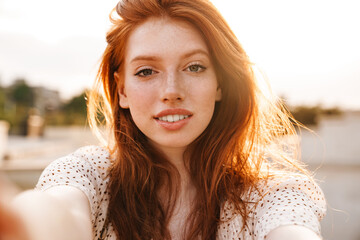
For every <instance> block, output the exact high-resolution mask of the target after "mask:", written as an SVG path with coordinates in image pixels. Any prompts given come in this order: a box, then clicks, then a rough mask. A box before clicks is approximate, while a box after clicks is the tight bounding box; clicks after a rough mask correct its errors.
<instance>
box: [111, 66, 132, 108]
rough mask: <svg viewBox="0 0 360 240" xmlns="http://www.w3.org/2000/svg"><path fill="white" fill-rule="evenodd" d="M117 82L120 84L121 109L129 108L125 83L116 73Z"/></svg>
mask: <svg viewBox="0 0 360 240" xmlns="http://www.w3.org/2000/svg"><path fill="white" fill-rule="evenodd" d="M114 78H115V81H116V82H117V83H118V87H119V88H118V94H119V105H120V107H121V108H129V103H128V98H127V96H126V92H125V86H124V81H123V79H121V76H120V74H119V73H118V72H115V73H114Z"/></svg>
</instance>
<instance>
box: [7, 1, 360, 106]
mask: <svg viewBox="0 0 360 240" xmlns="http://www.w3.org/2000/svg"><path fill="white" fill-rule="evenodd" d="M212 2H213V3H214V5H215V6H216V7H217V8H218V9H219V11H220V12H221V13H222V15H223V16H224V18H225V19H226V20H227V22H228V23H229V25H230V27H231V28H232V30H233V31H234V33H235V34H236V35H237V37H238V39H239V41H240V43H241V44H242V46H243V47H244V49H245V51H246V52H247V54H248V55H249V57H250V60H251V61H252V62H254V63H255V64H256V67H257V68H259V69H260V70H259V71H260V72H261V73H262V74H264V75H265V78H266V79H267V80H268V81H269V83H270V85H271V87H272V90H273V92H274V93H275V94H276V95H278V96H281V97H285V98H286V99H288V101H289V103H290V104H291V105H312V106H315V105H322V106H325V107H340V108H342V109H353V110H355V109H360V94H358V90H359V89H360V81H359V80H360V68H359V66H360V47H359V46H358V43H359V42H360V33H358V32H357V31H356V30H355V29H357V23H359V22H360V16H359V15H358V14H357V11H356V9H357V8H356V6H357V5H358V3H357V2H356V1H355V0H345V1H340V0H336V1H331V2H329V1H325V0H319V1H316V2H313V1H311V0H304V1H302V2H301V3H297V2H296V3H295V2H289V1H286V0H274V1H272V2H271V3H270V2H268V1H266V0H253V1H241V2H236V3H234V2H233V3H231V2H229V1H226V2H225V1H221V0H213V1H212ZM116 3H117V1H114V0H110V1H104V2H102V3H99V2H98V1H86V0H78V1H76V2H72V1H70V0H64V1H63V2H59V3H57V4H56V7H57V9H55V10H54V9H53V6H54V4H53V3H52V1H46V0H34V1H31V2H28V1H25V0H15V1H14V0H1V1H0V84H1V85H4V86H7V85H9V84H11V82H13V81H14V80H15V79H17V78H24V79H25V80H26V81H27V83H28V84H29V85H31V86H36V85H38V86H40V85H41V86H44V87H46V88H49V89H51V90H58V91H59V92H60V93H61V98H62V99H69V98H70V97H72V96H75V95H76V94H80V93H81V91H83V90H84V89H85V88H90V87H91V86H92V84H93V81H94V79H95V77H96V70H97V69H96V68H97V64H98V61H99V59H100V57H101V54H102V51H103V50H104V48H105V33H106V31H107V29H108V28H109V26H110V21H109V20H108V14H109V13H110V10H111V9H112V7H114V6H115V4H116ZM84 7H86V11H84V10H83V8H84ZM260 85H264V86H265V85H266V83H262V84H260Z"/></svg>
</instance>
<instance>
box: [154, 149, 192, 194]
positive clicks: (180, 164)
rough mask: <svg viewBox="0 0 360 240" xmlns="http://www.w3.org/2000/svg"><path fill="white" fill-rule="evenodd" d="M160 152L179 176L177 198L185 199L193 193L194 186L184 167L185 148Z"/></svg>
mask: <svg viewBox="0 0 360 240" xmlns="http://www.w3.org/2000/svg"><path fill="white" fill-rule="evenodd" d="M160 150H161V151H162V152H163V153H164V154H165V156H166V158H167V159H168V160H169V161H170V162H171V163H172V164H173V165H174V166H175V167H176V169H177V170H178V171H179V175H180V184H181V185H180V189H179V197H180V198H182V197H185V198H187V197H188V196H189V195H193V193H194V185H193V183H192V181H191V177H190V173H189V171H188V169H187V167H186V166H185V164H184V163H185V161H184V152H185V148H164V147H161V148H160Z"/></svg>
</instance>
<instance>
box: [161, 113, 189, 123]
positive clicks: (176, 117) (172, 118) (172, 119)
mask: <svg viewBox="0 0 360 240" xmlns="http://www.w3.org/2000/svg"><path fill="white" fill-rule="evenodd" d="M188 117H190V115H181V114H174V115H166V116H162V117H158V118H155V119H157V120H160V121H163V122H178V121H181V120H183V119H186V118H188Z"/></svg>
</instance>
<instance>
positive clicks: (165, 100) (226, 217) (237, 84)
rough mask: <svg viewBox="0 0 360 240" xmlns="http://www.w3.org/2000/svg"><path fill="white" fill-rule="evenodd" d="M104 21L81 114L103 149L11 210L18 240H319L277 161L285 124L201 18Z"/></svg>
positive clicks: (184, 2)
mask: <svg viewBox="0 0 360 240" xmlns="http://www.w3.org/2000/svg"><path fill="white" fill-rule="evenodd" d="M114 13H117V14H118V16H115V14H114ZM114 13H113V14H112V15H111V16H112V22H113V26H112V28H111V29H110V31H109V32H108V34H107V43H108V45H107V48H106V50H105V53H104V55H103V57H102V62H101V65H100V70H99V75H98V81H97V87H95V88H94V91H93V92H92V94H91V95H90V101H89V118H90V124H91V126H92V127H93V128H94V129H96V119H97V116H98V111H99V109H100V108H99V107H102V109H103V113H104V115H105V119H106V122H107V124H108V126H109V129H111V131H110V138H109V140H108V141H107V143H106V145H105V147H95V146H89V147H85V148H82V149H79V150H78V151H77V152H75V153H74V154H71V155H69V156H67V157H64V158H62V159H59V160H57V161H55V162H53V163H52V164H51V165H50V166H49V167H48V168H47V169H46V170H45V171H44V172H43V174H42V176H41V178H40V180H39V183H38V185H37V190H40V191H31V192H27V193H23V194H21V195H20V196H19V197H17V199H16V200H15V203H14V204H15V205H16V206H17V213H18V215H19V216H20V218H22V219H23V223H24V225H25V226H28V228H27V229H28V232H29V236H30V239H57V238H58V239H91V238H92V239H148V240H150V239H154V240H155V239H156V240H157V239H265V238H266V239H320V227H319V221H320V219H321V218H322V217H323V215H324V212H325V200H324V198H323V195H322V192H321V190H320V189H319V187H318V186H317V185H316V184H315V183H314V182H313V180H312V179H311V177H310V176H309V174H308V173H307V172H306V171H305V170H304V169H303V168H302V167H301V166H300V165H299V163H298V162H297V161H296V160H295V157H294V156H292V155H291V154H290V153H291V152H292V145H291V144H290V143H288V142H286V139H288V138H289V136H290V137H293V136H294V135H295V134H296V133H295V131H294V129H293V127H292V125H291V122H290V120H289V117H288V115H287V114H286V111H284V110H283V109H282V108H281V107H279V105H277V104H273V103H271V102H270V101H269V100H266V99H265V97H264V96H263V95H262V94H261V92H260V90H259V89H258V86H257V85H256V81H255V77H254V74H253V72H252V64H251V63H250V62H249V59H248V57H247V55H246V53H245V52H244V50H243V49H242V48H241V46H240V44H239V42H238V40H237V39H236V37H235V35H234V34H233V33H232V31H231V30H230V28H229V26H228V25H227V23H226V22H225V20H224V19H223V18H222V16H221V15H220V14H219V12H218V11H217V10H216V9H215V8H214V6H213V5H212V4H211V3H210V2H208V1H206V0H123V1H121V2H119V3H118V5H117V6H116V8H115V12H114ZM99 86H102V89H99ZM101 91H103V93H104V95H103V97H100V95H99V92H101Z"/></svg>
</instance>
